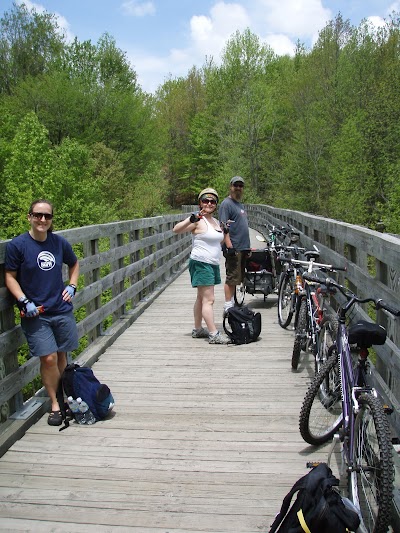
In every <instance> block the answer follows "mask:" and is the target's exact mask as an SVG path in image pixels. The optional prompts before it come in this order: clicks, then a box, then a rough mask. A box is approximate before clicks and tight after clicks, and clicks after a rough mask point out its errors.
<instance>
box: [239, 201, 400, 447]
mask: <svg viewBox="0 0 400 533" xmlns="http://www.w3.org/2000/svg"><path fill="white" fill-rule="evenodd" d="M247 211H248V216H249V223H250V225H251V227H252V228H254V229H257V230H259V231H261V232H265V231H266V228H265V223H266V222H269V223H271V224H275V225H283V224H286V223H289V224H291V225H292V226H294V227H295V228H297V229H298V230H299V231H300V234H301V242H302V244H303V246H305V247H309V248H311V247H312V245H313V244H315V245H316V246H317V247H318V248H319V249H320V251H321V260H322V262H325V263H329V264H334V265H337V266H346V267H347V271H346V272H345V273H344V274H341V275H340V276H339V280H338V281H339V282H340V283H346V284H347V286H348V287H349V288H350V289H351V290H353V291H354V292H355V293H356V294H357V295H358V296H360V297H372V298H381V299H382V300H384V301H386V302H388V303H390V304H392V305H393V306H395V307H399V305H400V239H399V238H398V237H397V236H393V235H389V234H384V233H379V232H377V231H373V230H370V229H368V228H364V227H361V226H355V225H352V224H346V223H345V222H338V221H337V220H331V219H327V218H323V217H319V216H314V215H309V214H306V213H301V212H298V211H290V210H287V209H276V208H274V207H270V206H262V205H249V206H247ZM359 318H362V319H364V320H373V319H375V321H376V322H377V323H378V324H381V325H383V326H384V327H385V328H386V330H387V333H388V339H387V341H386V343H385V344H384V345H383V346H375V347H374V349H375V351H376V363H375V369H374V372H373V375H372V378H373V385H374V386H375V387H376V388H377V389H378V390H379V392H380V394H381V395H382V396H383V398H384V399H385V400H386V401H387V402H388V404H389V405H391V406H392V408H393V414H392V415H391V417H390V420H391V423H392V427H393V432H394V437H400V349H399V347H400V319H394V318H393V317H391V316H389V315H388V314H387V313H385V312H383V311H379V312H378V313H376V316H373V317H372V318H371V310H370V311H369V313H367V309H366V308H365V307H364V309H363V308H361V307H358V309H357V310H356V312H355V313H353V315H352V320H353V321H354V320H356V319H359Z"/></svg>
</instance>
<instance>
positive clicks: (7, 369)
mask: <svg viewBox="0 0 400 533" xmlns="http://www.w3.org/2000/svg"><path fill="white" fill-rule="evenodd" d="M0 287H2V288H1V289H0V291H1V292H0V294H1V295H2V296H3V297H4V298H6V297H7V296H8V295H9V293H8V290H7V289H6V287H5V279H4V265H1V266H0ZM14 327H15V315H14V307H6V308H5V309H2V310H1V311H0V333H3V332H5V331H7V330H10V329H12V328H14ZM17 369H18V351H17V350H15V349H11V346H10V349H7V350H5V351H4V352H3V353H2V354H0V380H2V379H3V378H5V377H6V376H8V374H11V373H12V372H13V371H14V370H17ZM22 404H23V396H22V391H20V392H18V393H17V394H15V395H14V396H13V397H12V398H10V400H8V401H7V402H5V403H3V404H2V405H0V424H2V423H4V422H5V421H6V420H7V419H8V417H9V415H10V413H13V412H14V411H16V410H17V409H19V408H20V407H21V406H22Z"/></svg>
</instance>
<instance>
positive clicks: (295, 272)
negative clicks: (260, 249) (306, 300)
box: [278, 246, 306, 329]
mask: <svg viewBox="0 0 400 533" xmlns="http://www.w3.org/2000/svg"><path fill="white" fill-rule="evenodd" d="M284 251H285V253H287V252H289V253H290V254H291V257H289V258H288V257H286V256H284V257H282V258H281V262H282V263H283V270H282V273H281V276H280V279H279V286H278V322H279V325H280V326H281V328H283V329H286V328H287V327H288V326H289V325H290V323H291V322H292V318H293V315H294V312H295V309H296V300H297V297H298V295H299V293H300V292H301V291H302V290H303V281H302V279H301V268H298V267H297V265H296V264H295V263H292V262H291V260H292V259H299V257H300V254H302V253H303V252H305V251H306V249H305V248H300V247H299V246H287V247H285V250H284Z"/></svg>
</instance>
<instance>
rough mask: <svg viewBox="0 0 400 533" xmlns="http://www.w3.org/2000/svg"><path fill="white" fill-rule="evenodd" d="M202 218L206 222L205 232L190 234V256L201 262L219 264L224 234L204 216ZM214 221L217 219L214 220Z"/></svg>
mask: <svg viewBox="0 0 400 533" xmlns="http://www.w3.org/2000/svg"><path fill="white" fill-rule="evenodd" d="M203 220H204V222H205V223H206V224H207V231H206V233H200V234H198V235H192V251H191V254H190V257H191V259H194V260H195V261H201V262H202V263H209V264H210V265H219V262H220V260H221V242H222V240H223V238H224V235H223V233H222V231H217V230H216V229H215V228H214V227H213V226H212V225H211V224H210V223H209V222H208V221H207V219H206V218H203ZM213 220H215V219H213ZM215 222H217V221H216V220H215Z"/></svg>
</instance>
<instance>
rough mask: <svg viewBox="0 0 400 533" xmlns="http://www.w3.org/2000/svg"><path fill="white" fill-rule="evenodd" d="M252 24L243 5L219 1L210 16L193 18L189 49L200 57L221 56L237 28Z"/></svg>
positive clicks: (242, 28) (241, 28)
mask: <svg viewBox="0 0 400 533" xmlns="http://www.w3.org/2000/svg"><path fill="white" fill-rule="evenodd" d="M250 24H251V20H250V18H249V16H248V13H247V12H246V10H245V8H244V7H243V6H241V5H240V4H236V3H234V4H233V3H232V4H231V3H225V2H217V3H216V4H215V5H214V6H213V7H212V8H211V10H210V14H209V16H205V15H201V16H193V17H192V18H191V20H190V38H191V44H190V46H189V49H190V50H191V52H192V53H194V55H195V56H196V57H198V58H200V57H202V58H203V59H204V57H205V56H213V57H219V55H220V53H221V51H222V49H223V47H224V46H225V44H226V41H227V40H228V39H229V37H230V36H231V35H232V34H233V33H234V32H235V31H236V30H244V29H245V28H247V27H249V26H250Z"/></svg>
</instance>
